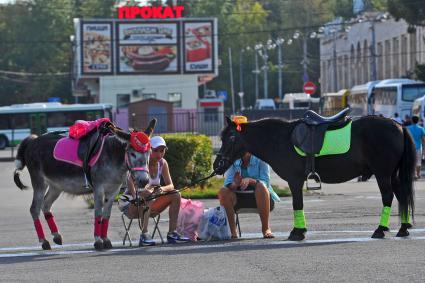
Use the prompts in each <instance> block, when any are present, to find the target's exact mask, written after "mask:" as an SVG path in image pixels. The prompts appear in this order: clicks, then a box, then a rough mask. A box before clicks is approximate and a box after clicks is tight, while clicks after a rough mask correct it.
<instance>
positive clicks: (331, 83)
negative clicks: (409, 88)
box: [320, 13, 425, 93]
mask: <svg viewBox="0 0 425 283" xmlns="http://www.w3.org/2000/svg"><path fill="white" fill-rule="evenodd" d="M361 19H363V20H362V21H361V22H359V21H356V22H355V23H352V24H350V26H349V27H350V28H349V29H347V26H346V27H345V29H344V30H343V28H344V27H343V26H342V25H341V26H337V25H334V26H332V27H328V28H327V32H326V33H325V35H324V36H323V37H322V38H321V40H320V68H321V78H320V83H321V90H322V93H328V92H337V91H338V90H340V89H345V88H347V89H349V88H351V87H353V86H354V85H359V84H364V83H367V82H369V81H374V80H383V79H391V78H402V77H405V78H408V77H411V76H412V74H413V71H414V69H415V66H416V64H425V27H417V28H416V31H415V32H413V33H408V32H407V28H408V25H407V23H406V22H405V21H403V20H399V21H395V20H394V19H392V18H389V19H385V17H382V14H379V13H367V14H364V15H363V17H362V18H361ZM384 19H385V20H384ZM342 30H343V31H342Z"/></svg>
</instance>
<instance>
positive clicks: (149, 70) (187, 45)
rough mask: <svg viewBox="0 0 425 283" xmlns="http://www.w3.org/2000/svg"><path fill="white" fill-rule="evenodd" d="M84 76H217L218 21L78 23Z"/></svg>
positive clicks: (79, 20)
mask: <svg viewBox="0 0 425 283" xmlns="http://www.w3.org/2000/svg"><path fill="white" fill-rule="evenodd" d="M75 27H76V30H77V39H78V40H79V41H80V44H78V45H77V48H76V52H79V53H80V54H79V57H78V58H81V60H80V62H77V64H79V66H80V68H79V69H80V75H82V76H90V77H93V76H99V75H114V74H120V75H129V74H146V75H149V74H211V75H217V74H218V70H217V63H216V61H217V53H218V50H217V34H216V32H217V21H216V20H215V19H211V18H207V19H205V18H200V19H184V18H181V19H171V20H140V19H138V20H115V19H108V20H106V19H102V20H81V19H76V21H75Z"/></svg>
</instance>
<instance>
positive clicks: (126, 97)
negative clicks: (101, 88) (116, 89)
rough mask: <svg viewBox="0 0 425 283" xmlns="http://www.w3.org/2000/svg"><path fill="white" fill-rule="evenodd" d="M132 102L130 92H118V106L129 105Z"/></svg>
mask: <svg viewBox="0 0 425 283" xmlns="http://www.w3.org/2000/svg"><path fill="white" fill-rule="evenodd" d="M128 104H130V94H117V108H123V107H127V106H128Z"/></svg>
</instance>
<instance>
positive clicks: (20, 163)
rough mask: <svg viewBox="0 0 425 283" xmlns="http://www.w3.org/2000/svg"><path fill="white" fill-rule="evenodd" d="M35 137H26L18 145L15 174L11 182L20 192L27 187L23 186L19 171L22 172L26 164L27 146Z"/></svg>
mask: <svg viewBox="0 0 425 283" xmlns="http://www.w3.org/2000/svg"><path fill="white" fill-rule="evenodd" d="M36 138H37V136H36V135H30V136H28V137H26V138H25V139H24V140H23V141H22V142H21V144H20V145H19V148H18V153H17V154H16V159H15V167H16V168H15V172H14V173H13V180H14V181H15V184H16V186H17V187H18V188H20V189H21V190H25V189H28V187H27V186H25V185H24V184H23V183H22V182H21V179H20V178H19V175H20V171H22V170H23V169H24V168H25V166H26V162H25V151H26V149H27V147H28V144H29V143H30V142H31V141H32V140H34V139H36Z"/></svg>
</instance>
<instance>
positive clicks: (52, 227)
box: [44, 212, 58, 234]
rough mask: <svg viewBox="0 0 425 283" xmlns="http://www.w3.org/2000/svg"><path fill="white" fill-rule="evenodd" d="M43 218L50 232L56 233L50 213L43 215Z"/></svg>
mask: <svg viewBox="0 0 425 283" xmlns="http://www.w3.org/2000/svg"><path fill="white" fill-rule="evenodd" d="M44 218H46V221H47V224H48V225H49V228H50V232H52V234H53V233H57V232H58V226H56V222H55V217H54V216H53V214H52V213H51V212H46V213H44Z"/></svg>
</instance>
